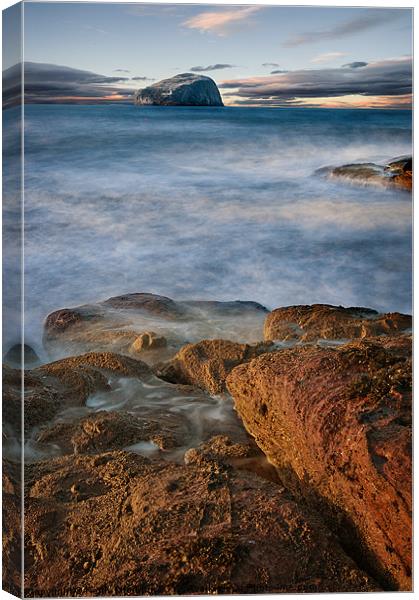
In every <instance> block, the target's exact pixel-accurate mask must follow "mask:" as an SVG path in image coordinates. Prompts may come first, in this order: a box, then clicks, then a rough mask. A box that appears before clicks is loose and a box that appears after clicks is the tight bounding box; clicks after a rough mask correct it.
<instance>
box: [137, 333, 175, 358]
mask: <svg viewBox="0 0 419 600" xmlns="http://www.w3.org/2000/svg"><path fill="white" fill-rule="evenodd" d="M166 346H167V340H166V338H165V337H163V336H159V335H157V333H154V331H145V332H144V333H142V334H141V335H139V336H138V337H137V338H136V339H135V340H134V342H133V344H132V346H131V352H132V353H133V354H136V353H139V352H145V351H147V350H156V349H158V348H165V347H166Z"/></svg>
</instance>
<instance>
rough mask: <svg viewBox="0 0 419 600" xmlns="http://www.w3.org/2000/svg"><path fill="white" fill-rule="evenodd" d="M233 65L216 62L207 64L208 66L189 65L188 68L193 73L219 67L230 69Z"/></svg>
mask: <svg viewBox="0 0 419 600" xmlns="http://www.w3.org/2000/svg"><path fill="white" fill-rule="evenodd" d="M234 66H235V65H229V64H223V63H216V64H215V65H208V67H191V68H190V69H189V70H190V71H193V72H194V73H203V72H204V71H219V70H220V69H232V68H233V67H234Z"/></svg>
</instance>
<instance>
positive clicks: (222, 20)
mask: <svg viewBox="0 0 419 600" xmlns="http://www.w3.org/2000/svg"><path fill="white" fill-rule="evenodd" d="M261 8H263V7H262V6H248V7H246V8H242V7H241V8H232V9H231V10H223V11H217V12H202V13H199V14H198V15H195V16H194V17H191V18H190V19H187V20H186V21H184V22H183V25H184V26H185V27H188V28H189V29H198V30H199V31H201V32H213V33H216V34H217V35H226V34H227V33H228V31H229V28H230V27H231V26H232V25H236V24H237V23H239V22H241V21H245V20H246V19H247V18H248V17H250V16H251V15H252V14H253V13H255V12H257V11H259V10H261Z"/></svg>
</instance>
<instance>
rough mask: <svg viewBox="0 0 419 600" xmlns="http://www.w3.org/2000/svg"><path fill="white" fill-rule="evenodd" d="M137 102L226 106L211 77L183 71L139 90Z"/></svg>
mask: <svg viewBox="0 0 419 600" xmlns="http://www.w3.org/2000/svg"><path fill="white" fill-rule="evenodd" d="M135 104H138V105H145V104H151V105H154V106H224V105H223V101H222V99H221V94H220V92H219V90H218V88H217V85H216V83H215V82H214V81H213V80H212V79H211V78H210V77H205V76H204V75H194V74H193V73H181V74H180V75H175V77H171V78H170V79H163V80H162V81H158V82H157V83H154V84H153V85H150V86H148V87H146V88H144V89H141V90H138V92H137V93H136V95H135Z"/></svg>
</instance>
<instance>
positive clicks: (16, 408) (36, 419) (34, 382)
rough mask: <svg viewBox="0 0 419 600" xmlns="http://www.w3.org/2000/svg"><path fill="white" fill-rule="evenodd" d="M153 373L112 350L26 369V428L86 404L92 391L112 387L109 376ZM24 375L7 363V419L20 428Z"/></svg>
mask: <svg viewBox="0 0 419 600" xmlns="http://www.w3.org/2000/svg"><path fill="white" fill-rule="evenodd" d="M110 375H114V376H124V377H136V378H144V377H151V376H152V373H151V371H150V369H149V367H148V366H147V365H146V364H145V363H143V362H141V361H138V360H134V359H132V358H129V357H127V356H121V355H118V354H113V353H111V352H90V353H87V354H83V355H81V356H74V357H71V358H65V359H62V360H58V361H55V362H53V363H48V364H46V365H43V366H42V367H38V368H36V369H32V370H28V371H25V379H24V381H25V388H24V415H25V419H24V422H25V431H29V430H30V429H31V428H32V427H34V426H37V425H41V424H44V423H46V422H48V421H50V420H51V419H52V418H53V417H54V416H55V415H56V413H57V412H58V411H59V410H60V409H63V408H65V407H68V406H83V405H84V404H85V402H86V400H87V398H88V397H89V395H90V394H92V393H94V392H97V391H99V390H109V389H110V387H109V376H110ZM21 393H22V376H21V371H20V370H18V369H11V368H10V367H7V366H3V422H4V423H6V424H7V426H11V427H12V428H13V429H14V431H20V427H21V418H22V406H21Z"/></svg>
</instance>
